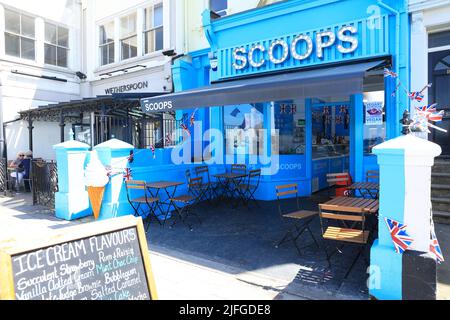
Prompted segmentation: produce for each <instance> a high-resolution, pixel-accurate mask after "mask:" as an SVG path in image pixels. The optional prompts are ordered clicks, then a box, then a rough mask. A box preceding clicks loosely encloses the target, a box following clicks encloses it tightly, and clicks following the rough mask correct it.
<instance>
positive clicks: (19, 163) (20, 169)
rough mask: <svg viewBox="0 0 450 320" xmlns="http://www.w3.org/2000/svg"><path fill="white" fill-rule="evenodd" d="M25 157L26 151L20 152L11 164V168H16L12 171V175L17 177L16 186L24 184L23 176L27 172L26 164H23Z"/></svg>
mask: <svg viewBox="0 0 450 320" xmlns="http://www.w3.org/2000/svg"><path fill="white" fill-rule="evenodd" d="M24 159H25V153H23V152H19V153H18V154H17V158H16V160H14V161H13V162H11V164H10V165H9V167H10V168H14V169H16V170H15V171H14V172H11V177H12V178H15V179H16V188H17V189H18V188H19V186H20V185H21V184H22V181H23V176H24V174H25V166H24V164H23V160H24Z"/></svg>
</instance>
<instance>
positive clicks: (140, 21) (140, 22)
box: [136, 8, 145, 57]
mask: <svg viewBox="0 0 450 320" xmlns="http://www.w3.org/2000/svg"><path fill="white" fill-rule="evenodd" d="M144 10H145V9H144V8H139V9H138V10H137V14H136V24H137V25H136V34H137V55H138V57H140V56H143V55H144Z"/></svg>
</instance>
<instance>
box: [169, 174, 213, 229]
mask: <svg viewBox="0 0 450 320" xmlns="http://www.w3.org/2000/svg"><path fill="white" fill-rule="evenodd" d="M202 185H203V182H202V178H201V177H196V178H191V179H190V181H189V183H188V193H187V194H183V195H180V196H176V197H173V198H170V199H169V201H170V203H171V205H173V207H174V208H175V211H173V212H174V213H175V214H176V217H175V219H174V221H173V222H172V224H171V226H170V227H171V228H173V226H174V225H175V223H176V222H177V220H178V219H180V220H181V221H182V222H183V224H185V225H186V226H188V227H189V230H191V231H192V230H193V228H192V226H191V225H190V224H189V223H187V218H188V217H189V216H191V215H195V216H196V218H197V219H198V221H199V223H200V224H201V223H202V221H201V220H200V217H199V216H198V215H197V214H196V213H195V211H194V210H192V209H193V208H194V207H196V206H197V205H198V204H199V203H200V202H201V199H202V198H203V195H204V192H206V189H205V188H203V187H202Z"/></svg>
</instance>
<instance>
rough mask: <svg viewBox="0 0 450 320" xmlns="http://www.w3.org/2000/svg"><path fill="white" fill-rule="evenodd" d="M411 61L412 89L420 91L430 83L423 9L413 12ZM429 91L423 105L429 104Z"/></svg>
mask: <svg viewBox="0 0 450 320" xmlns="http://www.w3.org/2000/svg"><path fill="white" fill-rule="evenodd" d="M411 62H412V63H413V66H412V68H411V90H412V91H419V90H422V88H423V87H424V86H425V85H426V84H427V83H428V34H427V29H426V27H425V25H424V23H423V12H422V11H420V12H416V13H413V14H412V19H411ZM427 93H428V92H426V94H425V98H424V99H423V101H422V102H421V103H420V104H421V105H427V104H428V94H427ZM414 105H416V104H411V106H414ZM411 111H412V110H411ZM411 113H412V112H411Z"/></svg>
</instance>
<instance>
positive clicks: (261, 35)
mask: <svg viewBox="0 0 450 320" xmlns="http://www.w3.org/2000/svg"><path fill="white" fill-rule="evenodd" d="M317 17H326V19H317ZM203 23H204V30H205V34H206V37H207V39H208V41H209V42H210V46H211V48H210V49H206V50H201V51H196V52H191V53H189V54H188V55H189V56H190V58H191V59H190V61H191V62H188V60H187V59H185V61H183V60H178V61H176V62H175V63H174V67H173V73H174V84H175V88H176V91H183V90H186V89H190V88H197V87H201V86H208V85H210V83H212V82H215V81H219V80H232V79H236V78H240V77H246V76H256V75H264V74H266V73H270V72H283V71H288V70H289V71H290V70H301V69H302V68H305V67H317V66H319V65H327V64H335V63H347V62H350V61H356V60H361V61H364V60H367V59H369V58H370V59H372V58H377V57H381V56H383V57H385V56H389V57H391V58H392V60H393V63H394V65H393V68H392V69H393V70H394V71H396V72H397V73H398V74H399V77H400V79H401V81H402V82H403V83H404V84H405V85H408V83H409V78H408V70H409V17H408V13H407V1H405V0H401V1H394V0H385V1H377V0H315V1H313V0H310V1H304V0H291V1H284V2H280V3H278V4H275V5H271V6H267V7H263V8H258V9H255V10H249V11H245V12H242V13H239V14H234V15H230V16H227V17H224V18H221V19H217V20H211V19H210V15H209V12H207V11H205V12H204V13H203ZM349 25H352V26H355V27H357V29H358V40H359V47H358V49H357V50H356V51H355V52H353V53H350V54H342V53H340V52H338V50H337V49H336V48H337V43H336V45H334V46H332V47H330V48H326V49H324V58H323V59H318V58H317V57H316V55H315V54H312V55H311V57H310V58H308V59H306V60H304V61H301V62H299V61H297V60H294V59H292V57H291V55H289V58H288V59H287V60H286V62H284V63H282V64H278V65H274V64H273V63H269V62H267V63H266V64H265V65H264V66H263V67H261V68H257V69H256V68H252V67H247V68H245V69H243V70H240V71H236V70H234V69H233V68H232V62H233V57H232V52H233V49H234V48H237V47H244V48H246V49H247V51H248V49H249V48H250V47H251V46H252V45H254V44H258V43H261V44H263V45H264V46H265V47H266V49H268V45H269V44H270V42H271V41H273V40H275V39H283V40H285V41H287V42H288V43H290V42H291V41H292V39H293V37H295V36H296V35H298V34H301V33H303V34H308V35H310V36H312V37H314V36H315V34H316V33H317V32H320V31H324V30H332V31H334V32H337V31H338V30H339V28H340V27H343V26H349ZM336 41H337V42H338V40H336ZM298 48H299V50H300V49H301V46H299V47H298ZM208 54H212V55H213V56H214V57H215V58H216V59H217V62H218V68H217V70H216V71H214V70H212V69H211V67H210V64H211V63H210V59H209V56H208ZM264 54H265V55H266V56H265V59H266V60H267V61H269V59H268V56H267V51H266V52H265V53H264ZM385 87H386V114H387V116H386V117H387V119H386V121H387V136H388V138H393V137H396V136H398V135H399V134H400V131H401V127H400V124H399V120H400V118H401V115H402V113H403V111H404V110H405V109H407V108H408V106H409V101H408V99H407V97H404V95H398V96H397V97H391V95H390V92H392V91H393V88H395V83H394V81H393V80H392V79H389V78H388V79H386V81H385ZM351 102H352V103H351V112H352V115H353V116H352V128H351V132H350V135H351V139H352V140H351V145H352V146H351V148H352V154H351V157H350V168H351V173H352V177H353V179H354V180H355V181H361V180H364V173H365V171H366V170H367V169H369V168H370V169H373V168H376V167H377V165H376V161H374V159H373V157H364V154H363V104H362V96H361V95H355V96H353V97H352V99H351ZM309 104H310V102H309V100H306V127H307V132H306V153H305V155H304V156H303V157H297V158H296V156H286V157H281V161H280V167H284V168H286V165H287V164H292V163H301V168H302V169H301V170H299V169H297V168H296V169H295V170H292V171H291V172H289V173H288V172H287V171H285V172H280V173H278V174H276V175H274V176H270V177H264V178H263V183H262V186H261V188H260V190H261V191H260V192H258V194H257V197H258V198H260V199H265V200H270V199H274V193H273V192H272V189H273V187H274V185H276V184H280V183H283V182H285V181H298V182H299V183H301V188H300V190H302V192H303V193H304V194H305V195H307V194H310V193H311V181H312V179H313V175H314V172H313V171H314V170H313V164H312V162H311V160H310V159H311V138H312V136H311V127H312V123H311V121H310V117H311V113H310V112H311V110H309V108H308V105H309ZM218 105H220V101H218ZM203 110H204V111H202V112H201V113H199V119H201V120H202V121H205V122H209V123H208V124H207V125H205V126H204V129H207V128H208V127H209V128H214V129H218V130H220V131H223V112H222V110H221V108H220V107H215V108H205V109H203ZM183 112H184V113H189V112H193V110H189V111H183ZM265 114H266V113H265ZM177 117H180V118H181V117H182V114H181V112H178V114H177ZM265 125H266V126H265V128H266V129H270V123H268V122H266V123H265ZM267 140H268V141H270V135H268V137H267ZM291 157H292V158H291ZM244 161H245V162H248V157H247V158H245V159H244ZM328 167H329V168H331V169H332V170H337V169H338V168H337V167H338V165H337V164H335V163H328ZM344 169H345V165H344ZM321 179H322V180H323V178H321ZM320 185H321V187H323V186H325V185H324V182H323V181H321V182H320Z"/></svg>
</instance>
